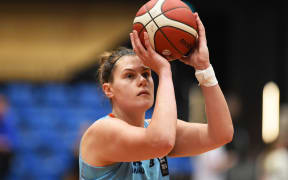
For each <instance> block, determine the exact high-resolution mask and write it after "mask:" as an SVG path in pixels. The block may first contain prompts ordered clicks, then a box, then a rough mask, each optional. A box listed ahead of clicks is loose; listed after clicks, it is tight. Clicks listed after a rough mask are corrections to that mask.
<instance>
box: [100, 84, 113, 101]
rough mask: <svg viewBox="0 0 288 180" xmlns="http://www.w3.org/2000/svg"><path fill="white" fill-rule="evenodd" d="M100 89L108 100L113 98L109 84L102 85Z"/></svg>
mask: <svg viewBox="0 0 288 180" xmlns="http://www.w3.org/2000/svg"><path fill="white" fill-rule="evenodd" d="M102 89H103V91H104V93H105V95H106V96H107V97H108V98H109V99H111V98H112V97H113V96H114V94H113V92H112V87H111V84H110V83H104V84H103V85H102Z"/></svg>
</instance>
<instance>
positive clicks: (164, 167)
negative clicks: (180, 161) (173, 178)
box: [158, 157, 169, 176]
mask: <svg viewBox="0 0 288 180" xmlns="http://www.w3.org/2000/svg"><path fill="white" fill-rule="evenodd" d="M158 160H159V162H160V169H161V173H162V176H167V175H169V170H168V162H167V158H166V157H163V158H158Z"/></svg>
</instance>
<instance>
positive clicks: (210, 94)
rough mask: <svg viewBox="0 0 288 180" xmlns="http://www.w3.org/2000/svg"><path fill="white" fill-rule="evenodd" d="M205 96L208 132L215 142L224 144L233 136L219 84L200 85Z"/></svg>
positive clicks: (227, 110) (228, 113)
mask: <svg viewBox="0 0 288 180" xmlns="http://www.w3.org/2000/svg"><path fill="white" fill-rule="evenodd" d="M201 88H202V92H203V95H204V97H205V105H206V115H207V120H208V134H209V136H210V137H211V138H212V139H213V140H215V142H217V143H221V144H222V143H223V144H226V143H228V142H230V141H231V140H232V138H233V133H234V130H233V124H232V119H231V116H230V111H229V108H228V105H227V103H226V100H225V97H224V95H223V93H222V91H221V89H220V87H219V85H216V86H212V87H204V86H201Z"/></svg>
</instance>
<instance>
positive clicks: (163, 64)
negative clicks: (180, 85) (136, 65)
mask: <svg viewBox="0 0 288 180" xmlns="http://www.w3.org/2000/svg"><path fill="white" fill-rule="evenodd" d="M130 39H131V44H132V47H133V50H134V51H135V53H136V55H137V56H138V57H139V58H140V59H141V60H142V62H143V64H144V65H145V66H148V67H150V68H151V69H152V70H153V71H154V72H156V73H157V74H158V75H160V74H161V73H162V72H165V71H167V70H169V71H171V69H170V63H169V62H168V61H167V59H165V58H164V57H163V56H161V55H160V54H158V53H157V52H156V51H155V50H154V49H153V48H152V46H151V44H150V41H149V38H148V34H147V32H144V40H145V46H146V49H145V48H144V47H143V45H142V44H141V41H140V39H139V36H138V33H137V31H136V30H133V32H132V33H130Z"/></svg>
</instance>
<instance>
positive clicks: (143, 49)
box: [133, 30, 146, 55]
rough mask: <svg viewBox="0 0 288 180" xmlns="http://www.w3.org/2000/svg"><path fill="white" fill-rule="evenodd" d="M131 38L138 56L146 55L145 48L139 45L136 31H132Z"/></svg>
mask: <svg viewBox="0 0 288 180" xmlns="http://www.w3.org/2000/svg"><path fill="white" fill-rule="evenodd" d="M133 37H134V40H135V42H134V43H135V44H134V45H135V50H136V51H137V52H138V53H139V54H140V55H144V54H145V53H146V50H145V48H144V47H143V45H142V44H141V41H140V39H139V36H138V33H137V31H136V30H134V31H133Z"/></svg>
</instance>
